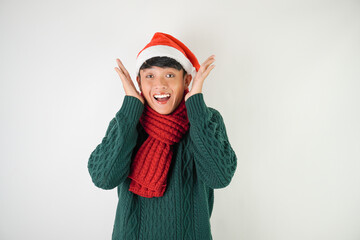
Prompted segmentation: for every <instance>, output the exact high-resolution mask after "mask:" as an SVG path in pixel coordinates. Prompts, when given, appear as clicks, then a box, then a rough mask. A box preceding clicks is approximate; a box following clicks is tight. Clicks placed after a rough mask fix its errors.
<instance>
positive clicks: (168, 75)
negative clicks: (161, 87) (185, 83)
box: [166, 73, 175, 78]
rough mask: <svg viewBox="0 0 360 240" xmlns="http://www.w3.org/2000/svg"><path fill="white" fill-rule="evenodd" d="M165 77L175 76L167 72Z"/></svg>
mask: <svg viewBox="0 0 360 240" xmlns="http://www.w3.org/2000/svg"><path fill="white" fill-rule="evenodd" d="M166 77H170V78H171V77H175V75H174V74H171V73H169V74H166Z"/></svg>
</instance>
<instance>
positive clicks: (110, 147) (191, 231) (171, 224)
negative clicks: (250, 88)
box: [88, 93, 237, 240]
mask: <svg viewBox="0 0 360 240" xmlns="http://www.w3.org/2000/svg"><path fill="white" fill-rule="evenodd" d="M185 105H186V109H187V114H188V118H189V122H190V128H189V131H188V132H187V133H186V134H185V135H184V137H183V139H182V140H181V141H180V142H179V143H177V144H175V145H174V148H173V151H174V152H173V158H172V160H171V165H170V169H169V172H168V177H167V186H166V190H165V193H164V196H162V197H154V198H145V197H141V196H139V195H136V194H134V193H132V192H130V191H129V185H130V182H131V179H130V178H128V177H127V176H128V175H129V172H130V165H131V161H132V159H133V158H134V157H135V154H136V152H137V150H138V149H139V148H140V146H141V144H142V143H143V142H144V141H145V140H146V138H147V136H148V134H147V133H146V132H145V130H144V128H143V127H142V125H141V124H140V121H139V119H140V116H141V114H142V112H143V110H144V105H143V103H142V102H141V101H140V100H139V99H137V98H136V97H133V96H128V95H126V96H125V97H124V101H123V104H122V106H121V108H120V110H119V111H118V112H117V113H116V115H115V117H114V118H113V119H112V120H111V121H110V123H109V126H108V128H107V131H106V134H105V137H104V138H103V139H102V142H101V143H100V144H99V145H98V146H97V147H96V148H95V150H94V151H93V152H92V153H91V155H90V158H89V162H88V170H89V173H90V176H91V178H92V181H93V183H94V184H95V185H96V186H97V187H99V188H102V189H113V188H115V187H117V192H118V198H119V200H118V205H117V210H116V216H115V223H114V228H113V234H112V239H113V240H125V239H126V240H135V239H136V240H180V239H181V240H183V239H185V240H190V239H197V240H209V239H212V234H211V228H210V217H211V213H212V209H213V204H214V189H215V188H224V187H226V186H228V185H229V183H230V181H231V179H232V177H233V175H234V172H235V169H236V166H237V158H236V155H235V152H234V151H233V149H232V147H231V145H230V143H229V140H228V137H227V134H226V130H225V125H224V122H223V119H222V116H221V115H220V113H219V112H218V111H217V110H215V109H213V108H210V107H207V106H206V104H205V102H204V99H203V94H202V93H197V94H195V95H192V96H191V97H190V98H188V99H187V101H186V102H185Z"/></svg>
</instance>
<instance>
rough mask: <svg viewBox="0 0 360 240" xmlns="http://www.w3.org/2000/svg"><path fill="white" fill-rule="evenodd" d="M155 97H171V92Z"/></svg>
mask: <svg viewBox="0 0 360 240" xmlns="http://www.w3.org/2000/svg"><path fill="white" fill-rule="evenodd" d="M154 97H156V98H166V97H170V94H163V95H154Z"/></svg>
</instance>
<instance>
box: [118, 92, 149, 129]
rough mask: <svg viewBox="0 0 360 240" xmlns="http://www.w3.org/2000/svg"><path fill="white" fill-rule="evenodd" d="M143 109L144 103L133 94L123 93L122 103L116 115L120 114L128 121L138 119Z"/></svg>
mask: <svg viewBox="0 0 360 240" xmlns="http://www.w3.org/2000/svg"><path fill="white" fill-rule="evenodd" d="M143 110H144V104H143V103H142V102H141V101H140V99H138V98H137V97H134V96H129V95H125V97H124V101H123V104H122V106H121V108H120V110H119V111H118V112H117V114H116V115H118V114H122V115H123V116H125V117H126V118H127V119H129V121H130V122H132V121H134V122H135V121H136V122H137V121H139V119H140V117H141V115H142V113H143Z"/></svg>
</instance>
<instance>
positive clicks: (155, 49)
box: [136, 45, 196, 77]
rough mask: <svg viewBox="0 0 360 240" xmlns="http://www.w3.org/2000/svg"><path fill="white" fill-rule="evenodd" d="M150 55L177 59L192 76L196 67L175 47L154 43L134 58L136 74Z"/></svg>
mask: <svg viewBox="0 0 360 240" xmlns="http://www.w3.org/2000/svg"><path fill="white" fill-rule="evenodd" d="M152 57H170V58H173V59H175V60H176V61H178V62H179V63H180V64H181V65H182V67H183V68H184V69H185V71H186V72H187V73H188V74H191V75H192V76H193V77H194V75H195V73H196V69H195V68H194V66H193V65H192V63H191V62H190V60H189V59H188V58H187V57H186V56H185V55H184V54H183V53H182V52H180V51H179V50H177V49H176V48H173V47H170V46H166V45H156V46H151V47H148V48H146V49H144V50H143V51H142V52H141V53H140V54H139V56H138V57H137V59H136V76H137V75H138V74H139V70H140V67H141V65H142V64H143V63H144V62H145V61H146V60H148V59H150V58H152Z"/></svg>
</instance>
